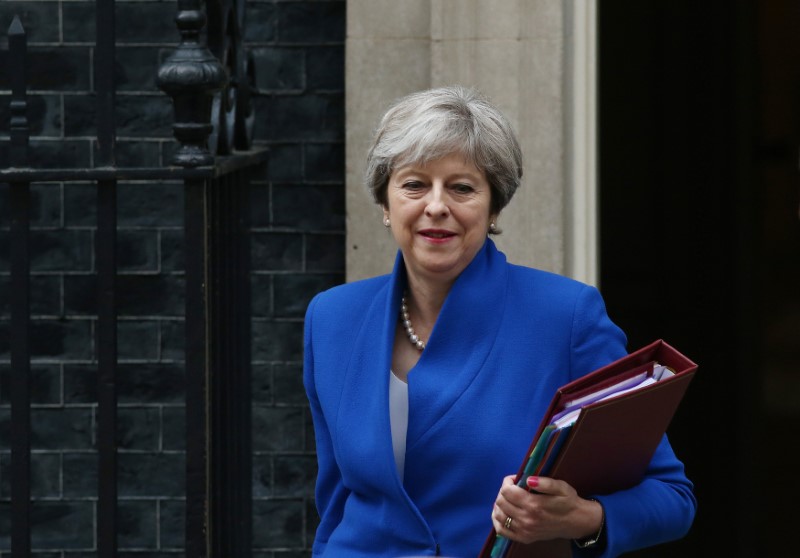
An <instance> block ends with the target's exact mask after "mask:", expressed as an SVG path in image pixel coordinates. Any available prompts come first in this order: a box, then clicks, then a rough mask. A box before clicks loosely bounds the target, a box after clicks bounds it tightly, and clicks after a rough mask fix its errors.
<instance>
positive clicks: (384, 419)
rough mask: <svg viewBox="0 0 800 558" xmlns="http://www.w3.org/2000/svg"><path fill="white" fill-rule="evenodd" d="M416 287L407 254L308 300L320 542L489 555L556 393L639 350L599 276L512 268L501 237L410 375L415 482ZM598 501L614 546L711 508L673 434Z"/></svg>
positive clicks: (397, 551) (683, 525)
mask: <svg viewBox="0 0 800 558" xmlns="http://www.w3.org/2000/svg"><path fill="white" fill-rule="evenodd" d="M405 284H406V276H405V266H404V263H403V260H402V256H401V255H398V258H397V261H396V263H395V267H394V271H393V272H392V274H391V275H387V276H382V277H377V278H373V279H368V280H365V281H359V282H355V283H351V284H346V285H341V286H338V287H335V288H333V289H330V290H328V291H326V292H323V293H320V294H319V295H317V296H316V297H315V298H314V299H313V300H312V302H311V303H310V305H309V307H308V310H307V313H306V322H305V363H304V382H305V387H306V391H307V394H308V398H309V401H310V404H311V412H312V416H313V420H314V429H315V434H316V445H317V459H318V463H319V472H318V478H317V487H316V504H317V508H318V510H319V514H320V518H321V522H320V524H319V527H318V529H317V532H316V537H315V541H314V554H315V555H323V556H325V557H326V558H338V557H342V558H359V557H376V556H385V557H399V556H433V555H442V556H451V557H464V558H473V557H475V556H477V554H478V552H479V551H480V549H481V546H482V544H483V542H484V540H485V538H486V536H487V535H488V533H489V532H490V530H491V528H492V523H491V512H492V506H493V503H494V500H495V498H496V496H497V492H498V490H499V489H500V485H501V482H502V479H503V477H504V476H506V475H509V474H514V473H515V472H516V471H517V468H518V467H519V465H520V463H521V460H522V458H523V455H524V453H525V451H526V450H527V448H528V446H529V444H530V441H531V438H532V437H533V436H534V434H535V431H536V428H537V426H538V425H539V422H540V420H541V418H542V416H543V415H544V413H545V412H546V410H547V406H548V404H549V402H550V399H551V397H552V396H553V393H554V392H555V390H556V389H557V388H558V387H560V386H562V385H564V384H566V383H567V382H569V381H571V380H574V379H576V378H578V377H580V376H582V375H584V374H586V373H588V372H591V371H592V370H594V369H596V368H598V367H600V366H603V365H605V364H607V363H609V362H611V361H613V360H615V359H617V358H619V357H621V356H623V355H624V354H625V352H626V351H625V343H626V340H625V336H624V335H623V333H622V332H621V331H620V329H619V328H618V327H617V326H615V325H614V324H613V323H612V322H611V320H610V319H609V318H608V316H607V315H606V311H605V306H604V304H603V301H602V298H601V297H600V294H599V293H598V291H597V290H596V289H594V288H593V287H589V286H587V285H584V284H582V283H579V282H577V281H573V280H570V279H567V278H564V277H561V276H558V275H555V274H552V273H547V272H543V271H539V270H534V269H529V268H525V267H520V266H515V265H511V264H509V263H507V262H506V258H505V256H504V255H503V254H502V253H501V252H499V251H498V250H497V249H496V248H495V245H494V243H493V242H492V241H491V240H487V241H486V244H485V245H484V247H483V248H482V249H481V251H480V252H479V253H478V255H477V256H476V257H475V259H474V260H473V261H472V262H471V263H470V265H469V266H468V267H467V268H466V269H465V270H464V272H462V274H461V275H460V276H459V278H458V279H457V280H456V282H455V283H454V285H453V287H452V289H451V291H450V293H449V295H448V297H447V300H446V301H445V303H444V306H443V307H442V310H441V312H440V314H439V317H438V320H437V322H436V325H435V327H434V330H433V332H432V333H431V336H430V338H429V340H428V343H427V346H426V348H425V351H424V352H423V353H422V355H421V357H420V359H419V362H418V363H417V365H416V366H415V367H414V368H413V369H412V370H411V372H410V373H409V375H408V394H409V417H408V434H407V440H406V461H405V477H404V482H402V483H401V482H400V479H399V476H398V472H397V468H396V466H395V461H394V454H393V450H392V439H391V427H390V420H389V399H388V392H389V373H390V367H391V362H392V343H393V340H394V333H395V328H396V327H397V325H398V315H399V311H400V309H399V305H400V297H401V295H402V292H403V290H404V288H405ZM631 420H636V417H631ZM597 499H598V500H600V501H601V502H602V504H603V506H604V509H605V514H606V522H605V525H606V527H605V529H606V531H605V534H604V538H605V547H604V548H605V550H604V554H603V556H616V555H618V554H620V553H622V552H626V551H629V550H633V549H636V548H640V547H644V546H649V545H653V544H656V543H659V542H663V541H667V540H671V539H675V538H679V537H681V536H683V535H684V534H685V533H686V532H687V530H688V529H689V526H690V525H691V522H692V520H693V518H694V512H695V507H696V502H695V499H694V496H693V494H692V485H691V483H690V482H689V480H687V478H686V476H685V475H684V471H683V465H682V464H681V462H680V461H678V460H677V459H676V457H675V455H674V454H673V452H672V449H671V448H670V446H669V443H668V442H667V440H666V437H665V439H664V440H663V441H662V443H661V445H660V446H659V448H658V450H657V451H656V454H655V456H654V457H653V460H652V463H651V465H650V468H649V471H648V474H647V477H646V478H645V479H644V480H643V482H642V483H641V484H640V485H638V486H636V487H634V488H632V489H630V490H626V491H623V492H618V493H615V494H611V495H606V496H597ZM577 552H578V551H577V550H576V553H577Z"/></svg>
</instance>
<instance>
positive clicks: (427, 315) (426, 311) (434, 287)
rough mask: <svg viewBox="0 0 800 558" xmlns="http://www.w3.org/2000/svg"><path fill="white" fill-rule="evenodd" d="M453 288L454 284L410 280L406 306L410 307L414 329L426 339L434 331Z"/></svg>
mask: <svg viewBox="0 0 800 558" xmlns="http://www.w3.org/2000/svg"><path fill="white" fill-rule="evenodd" d="M451 286H452V283H447V284H445V283H439V282H434V283H432V282H428V281H419V280H417V281H415V280H413V279H412V278H409V281H408V291H407V292H406V295H405V296H406V304H407V305H408V307H409V312H410V314H411V317H412V322H413V324H414V328H415V329H416V330H417V331H418V332H419V333H424V334H425V338H426V339H427V337H428V336H429V335H430V332H431V331H432V330H433V326H434V324H435V323H436V319H437V318H438V317H439V312H440V311H441V309H442V306H443V305H444V301H445V299H446V298H447V295H448V293H449V292H450V287H451Z"/></svg>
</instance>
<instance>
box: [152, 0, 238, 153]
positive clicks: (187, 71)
mask: <svg viewBox="0 0 800 558" xmlns="http://www.w3.org/2000/svg"><path fill="white" fill-rule="evenodd" d="M175 23H176V25H177V26H178V30H179V31H180V34H181V43H180V45H179V46H178V48H177V50H175V52H174V53H173V54H172V55H171V56H170V57H169V58H168V59H167V60H166V61H165V62H164V64H163V65H162V66H161V68H159V70H158V80H157V81H158V86H159V87H160V88H161V89H162V90H163V91H164V92H166V93H167V94H168V95H169V96H170V97H172V101H173V105H174V108H175V123H174V124H173V126H172V129H173V132H174V134H175V138H176V139H177V140H178V142H179V144H180V146H179V147H178V151H177V152H176V153H175V156H174V157H173V160H172V162H173V163H174V164H176V165H179V166H182V167H196V166H201V165H210V164H212V163H213V162H214V157H213V156H212V155H211V153H209V151H208V147H207V140H208V135H209V134H210V133H211V123H210V120H211V103H212V100H213V96H214V93H215V92H216V91H219V90H220V89H222V87H223V86H224V85H225V83H226V82H227V75H226V72H225V69H224V68H223V67H222V64H220V62H219V60H217V59H216V58H215V57H214V55H213V54H211V52H210V51H209V50H208V49H207V48H206V47H205V46H204V45H201V44H200V30H201V29H202V28H203V26H204V25H205V23H206V17H205V14H204V13H203V12H202V11H201V10H200V6H199V2H198V0H180V1H179V2H178V15H177V16H176V17H175Z"/></svg>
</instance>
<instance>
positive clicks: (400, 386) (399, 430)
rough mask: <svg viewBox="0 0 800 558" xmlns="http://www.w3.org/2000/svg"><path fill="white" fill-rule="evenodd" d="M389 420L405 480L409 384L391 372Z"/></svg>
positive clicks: (396, 454)
mask: <svg viewBox="0 0 800 558" xmlns="http://www.w3.org/2000/svg"><path fill="white" fill-rule="evenodd" d="M389 420H390V422H391V425H392V447H393V448H394V461H395V463H396V464H397V474H398V475H400V482H401V483H402V482H403V473H404V471H405V468H406V433H407V432H408V384H407V383H405V382H404V381H403V380H401V379H400V378H398V377H397V376H395V375H394V372H392V373H391V374H389Z"/></svg>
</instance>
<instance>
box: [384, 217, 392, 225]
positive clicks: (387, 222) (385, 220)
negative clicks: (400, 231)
mask: <svg viewBox="0 0 800 558" xmlns="http://www.w3.org/2000/svg"><path fill="white" fill-rule="evenodd" d="M391 224H392V222H391V221H389V218H388V217H384V218H383V226H384V227H388V226H389V225H391Z"/></svg>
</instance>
